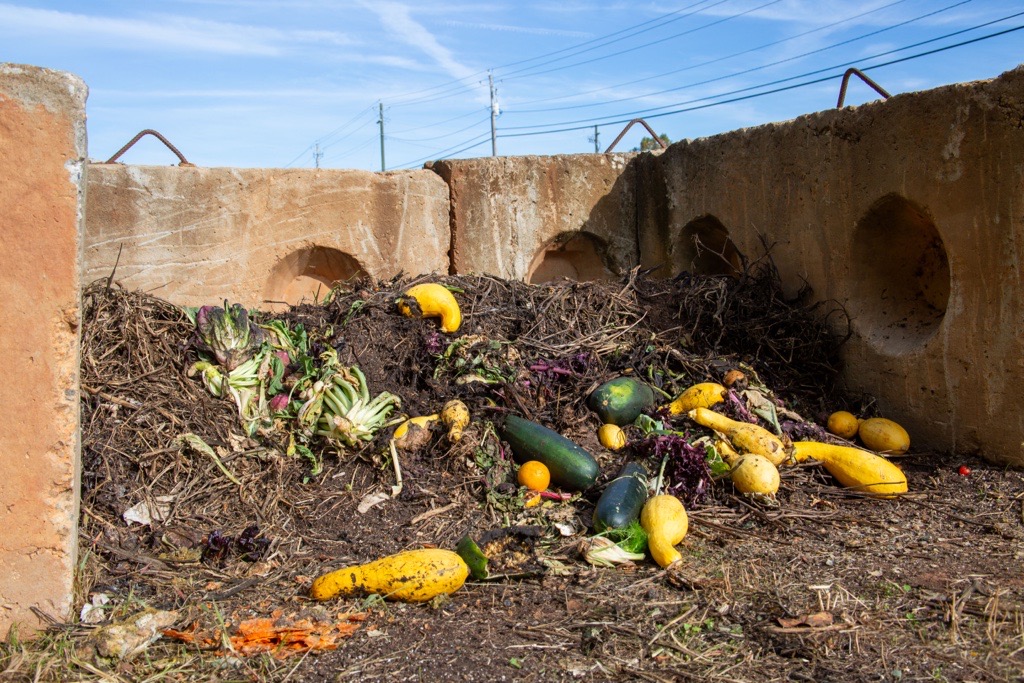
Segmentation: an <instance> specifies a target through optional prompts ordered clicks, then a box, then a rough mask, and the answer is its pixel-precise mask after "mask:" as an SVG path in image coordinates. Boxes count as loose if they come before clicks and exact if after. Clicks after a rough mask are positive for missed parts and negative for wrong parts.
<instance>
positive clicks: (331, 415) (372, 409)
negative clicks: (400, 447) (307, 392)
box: [300, 365, 402, 447]
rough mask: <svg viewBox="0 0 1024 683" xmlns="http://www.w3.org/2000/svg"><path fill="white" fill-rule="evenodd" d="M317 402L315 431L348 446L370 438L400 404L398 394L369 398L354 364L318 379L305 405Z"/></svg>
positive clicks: (384, 394)
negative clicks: (322, 379) (317, 410)
mask: <svg viewBox="0 0 1024 683" xmlns="http://www.w3.org/2000/svg"><path fill="white" fill-rule="evenodd" d="M317 401H319V403H320V413H319V418H318V419H317V421H316V430H315V432H316V434H318V435H320V436H325V437H327V438H329V439H332V440H334V441H340V442H341V443H343V444H344V445H346V446H349V447H354V446H356V445H358V444H359V442H360V441H363V442H365V441H371V440H373V437H374V436H375V435H376V434H377V432H378V431H380V430H381V429H382V428H383V427H384V426H385V425H386V422H387V417H388V415H389V414H390V413H391V411H392V410H394V409H395V408H400V407H401V404H402V401H401V399H400V398H399V397H398V396H395V395H394V394H392V393H389V392H386V391H384V392H381V393H380V394H378V395H377V396H376V397H373V398H371V397H370V389H369V387H368V386H367V383H366V376H365V375H364V374H363V371H362V370H360V369H359V368H358V367H357V366H355V365H353V366H351V367H349V368H341V369H340V370H339V372H338V373H336V374H334V375H332V376H330V377H329V378H328V379H327V380H326V381H322V387H317V386H314V395H313V396H312V397H311V398H310V399H309V401H308V402H307V404H309V403H314V405H315V402H317ZM304 408H305V406H303V409H304ZM301 414H302V410H300V415H301Z"/></svg>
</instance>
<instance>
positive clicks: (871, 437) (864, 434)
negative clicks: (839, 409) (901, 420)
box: [857, 417, 910, 455]
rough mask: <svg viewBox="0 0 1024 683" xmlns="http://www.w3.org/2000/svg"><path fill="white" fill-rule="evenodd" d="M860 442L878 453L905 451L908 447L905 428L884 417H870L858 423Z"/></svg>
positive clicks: (908, 436)
mask: <svg viewBox="0 0 1024 683" xmlns="http://www.w3.org/2000/svg"><path fill="white" fill-rule="evenodd" d="M857 434H858V436H860V440H861V443H863V444H864V445H865V446H867V447H868V448H869V449H871V450H873V451H876V452H878V453H895V454H897V455H899V454H901V453H906V452H907V449H908V448H910V435H909V434H907V430H906V429H904V428H903V427H901V426H900V425H898V424H897V423H895V422H893V421H892V420H887V419H885V418H884V417H872V418H870V419H867V420H864V421H863V422H861V423H860V429H859V430H858V432H857Z"/></svg>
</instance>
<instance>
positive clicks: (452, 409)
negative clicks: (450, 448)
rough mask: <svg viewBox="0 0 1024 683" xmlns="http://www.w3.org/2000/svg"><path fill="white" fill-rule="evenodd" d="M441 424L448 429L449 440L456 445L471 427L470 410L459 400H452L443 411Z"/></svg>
mask: <svg viewBox="0 0 1024 683" xmlns="http://www.w3.org/2000/svg"><path fill="white" fill-rule="evenodd" d="M441 422H443V423H444V426H445V427H447V428H448V440H449V441H451V442H452V443H455V442H456V441H459V440H460V439H462V433H463V432H464V431H466V427H468V426H469V408H467V407H466V404H465V403H463V402H462V401H460V400H459V399H457V398H456V399H452V400H451V401H448V402H447V403H446V404H444V408H443V409H442V410H441Z"/></svg>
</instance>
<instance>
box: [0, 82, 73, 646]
mask: <svg viewBox="0 0 1024 683" xmlns="http://www.w3.org/2000/svg"><path fill="white" fill-rule="evenodd" d="M85 99H86V87H85V85H84V84H83V83H82V82H81V81H80V80H79V79H77V78H75V77H74V76H71V75H69V74H65V73H59V72H55V71H50V70H46V69H40V68H37V67H31V66H19V65H13V64H3V65H0V178H2V181H0V235H2V239H0V265H2V268H0V320H2V321H3V324H2V325H0V349H2V350H3V355H4V367H5V371H4V375H5V377H4V379H5V387H6V390H5V392H4V395H5V404H6V409H5V411H4V419H3V420H0V472H2V473H3V476H2V477H0V637H6V634H7V632H8V630H9V629H10V628H11V627H12V626H13V625H15V624H19V625H21V626H24V627H25V628H24V629H23V631H22V632H23V633H25V634H26V635H27V633H26V632H27V631H30V630H31V629H32V628H34V627H35V626H37V625H39V619H38V617H37V616H36V615H35V614H34V613H33V612H32V611H31V610H32V608H33V607H37V608H39V609H41V610H42V611H43V612H45V613H48V614H50V615H52V616H54V617H57V618H62V619H63V618H67V617H68V616H70V610H71V607H72V604H71V603H72V578H73V572H74V567H75V555H76V549H77V542H78V501H79V497H78V496H79V467H80V442H79V436H78V425H79V417H78V416H79V408H78V403H79V398H78V366H79V328H80V322H81V310H80V307H79V290H80V286H81V283H80V280H79V273H80V271H81V244H82V242H81V239H82V217H81V207H82V205H83V201H82V200H83V198H82V182H81V176H82V167H83V165H84V163H85Z"/></svg>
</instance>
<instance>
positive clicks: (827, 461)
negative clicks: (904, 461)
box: [793, 441, 907, 498]
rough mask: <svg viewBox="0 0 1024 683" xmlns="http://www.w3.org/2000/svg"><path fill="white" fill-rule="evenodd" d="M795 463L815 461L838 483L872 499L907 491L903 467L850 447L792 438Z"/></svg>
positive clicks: (888, 496) (890, 496) (889, 496)
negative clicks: (810, 459) (872, 497)
mask: <svg viewBox="0 0 1024 683" xmlns="http://www.w3.org/2000/svg"><path fill="white" fill-rule="evenodd" d="M793 457H794V458H795V459H796V461H797V462H803V461H804V460H807V459H809V458H813V459H814V460H817V461H818V462H820V463H821V464H822V465H824V466H825V469H826V470H828V472H829V474H831V475H832V476H833V477H835V478H836V479H837V480H838V481H839V483H840V484H842V485H843V486H846V487H848V488H850V489H853V490H854V491H862V492H864V493H867V494H869V495H871V496H874V497H876V498H892V497H894V496H897V495H899V494H901V493H906V492H907V477H906V475H905V474H903V470H901V469H900V468H899V467H897V466H896V465H894V464H893V463H891V462H889V461H888V460H886V459H885V458H883V457H882V456H880V455H876V454H875V453H871V452H869V451H865V450H864V449H861V448H854V447H852V446H834V445H832V444H828V443H819V442H817V441H794V442H793Z"/></svg>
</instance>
